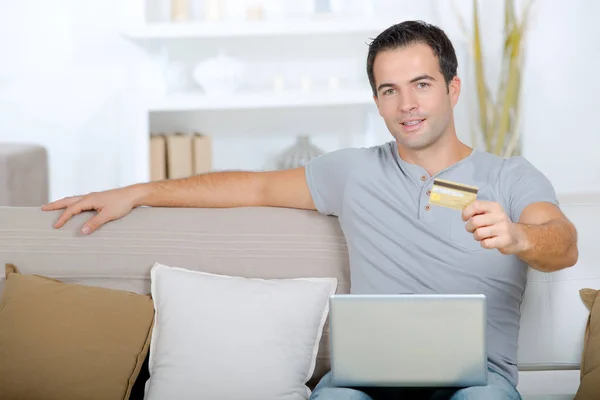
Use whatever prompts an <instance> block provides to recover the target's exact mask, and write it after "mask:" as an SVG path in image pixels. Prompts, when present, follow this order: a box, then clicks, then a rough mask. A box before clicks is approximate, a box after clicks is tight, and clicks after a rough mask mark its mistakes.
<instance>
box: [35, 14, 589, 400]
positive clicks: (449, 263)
mask: <svg viewBox="0 0 600 400" xmlns="http://www.w3.org/2000/svg"><path fill="white" fill-rule="evenodd" d="M456 70H457V60H456V55H455V53H454V49H453V47H452V44H451V42H450V40H449V39H448V38H447V36H446V35H445V34H444V32H443V31H442V30H440V29H439V28H437V27H435V26H432V25H429V24H426V23H423V22H419V21H408V22H403V23H401V24H398V25H395V26H392V27H390V28H389V29H387V30H386V31H384V32H382V33H381V34H380V35H379V36H378V37H377V38H376V39H374V40H373V42H372V43H371V44H370V46H369V54H368V59H367V73H368V77H369V81H370V84H371V87H372V89H373V97H374V100H375V103H376V104H377V107H378V109H379V113H380V115H381V116H382V118H383V119H384V121H385V123H386V126H387V127H388V129H389V131H390V132H391V134H392V136H393V137H394V139H395V140H394V141H392V142H390V143H386V144H383V145H380V146H375V147H371V148H360V149H359V148H351V149H343V150H338V151H335V152H331V153H329V154H326V155H324V156H321V157H318V158H316V159H314V160H312V161H311V162H310V163H309V164H307V165H306V167H305V168H297V169H291V170H286V171H276V172H219V173H210V174H204V175H200V176H194V177H191V178H187V179H178V180H171V181H163V182H156V183H146V184H138V185H132V186H129V187H125V188H120V189H114V190H110V191H106V192H100V193H92V194H88V195H85V196H75V197H71V198H65V199H62V200H59V201H56V202H54V203H51V204H49V205H46V206H44V207H43V209H44V210H56V209H62V208H65V211H64V212H63V214H62V215H61V217H60V218H59V219H58V221H57V223H56V227H57V228H59V227H61V226H63V225H64V224H65V223H66V222H67V220H69V218H71V217H72V216H73V215H75V214H78V213H80V212H82V211H84V210H92V209H93V210H96V211H98V213H97V214H96V215H95V216H94V217H92V218H91V219H90V220H89V221H87V222H86V223H85V224H84V227H83V228H82V231H83V233H90V232H93V231H94V230H96V229H98V228H99V227H100V226H101V225H102V224H104V223H107V222H108V221H111V220H115V219H118V218H121V217H123V216H125V215H126V214H128V213H129V212H130V211H131V210H132V209H133V208H135V207H137V206H141V205H147V206H172V207H242V206H272V207H289V208H299V209H309V210H317V211H319V212H320V213H323V214H328V215H335V216H337V217H338V218H339V222H340V224H341V227H342V229H343V231H344V234H345V236H346V241H347V244H348V250H349V256H350V264H351V276H352V292H354V293H406V292H409V293H483V294H485V295H486V297H487V300H488V348H489V356H488V360H489V362H488V366H489V371H490V373H489V382H488V385H487V386H479V387H469V388H462V389H460V390H450V391H449V390H442V389H439V390H437V389H435V388H432V389H430V390H419V391H417V392H418V393H419V394H421V395H423V396H426V398H430V397H431V398H436V399H438V398H451V399H452V400H457V399H465V398H469V399H486V400H493V399H519V398H520V395H519V393H518V391H517V390H516V385H517V378H518V372H517V366H516V361H517V359H516V357H517V341H518V340H517V338H518V330H519V317H520V304H521V300H522V295H523V291H524V289H525V283H526V275H527V265H530V266H531V267H532V268H535V269H537V270H540V271H545V272H551V271H557V270H560V269H562V268H566V267H569V266H572V265H574V264H575V263H576V261H577V258H578V250H577V233H576V230H575V228H574V226H573V225H572V224H571V223H570V222H569V221H568V220H567V218H566V217H565V216H564V215H563V213H562V212H561V210H560V209H559V207H558V206H557V205H558V202H557V199H556V195H555V192H554V189H553V187H552V185H551V184H550V182H549V181H548V179H546V177H545V176H544V175H543V174H541V173H540V172H539V171H538V170H537V169H535V168H534V167H533V166H532V165H531V164H530V163H528V162H527V161H526V160H525V159H523V158H521V157H513V158H509V159H502V158H500V157H496V156H494V155H492V154H489V153H485V152H482V151H478V150H475V149H472V148H470V147H468V146H467V145H465V144H463V143H462V142H461V141H460V140H459V139H458V137H457V135H456V130H455V127H454V118H453V108H454V106H455V105H456V103H457V102H458V98H459V94H460V89H461V81H460V79H459V78H458V77H457V76H456ZM435 178H440V179H446V180H450V181H454V182H458V183H462V184H465V185H471V186H476V187H478V188H479V192H478V195H477V196H478V197H477V200H476V201H474V202H472V203H471V204H469V205H468V206H467V207H466V208H464V210H463V211H462V212H460V211H458V210H454V209H450V208H444V207H438V206H432V205H430V204H429V197H430V194H431V187H432V183H433V180H434V179H435ZM542 334H544V333H542ZM401 392H402V390H401V389H389V391H388V392H386V391H385V390H383V389H377V390H368V389H365V390H364V391H363V390H355V389H350V388H339V387H334V386H333V385H332V384H331V382H330V376H329V374H328V375H326V376H325V377H324V378H323V380H322V381H321V382H320V383H319V385H318V386H317V387H316V388H315V390H314V392H313V395H312V399H314V400H330V399H346V400H349V399H361V400H367V399H369V400H370V399H375V400H377V399H379V398H388V397H386V396H391V397H390V398H397V396H399V395H400V393H401ZM411 393H412V391H411ZM415 393H416V392H415Z"/></svg>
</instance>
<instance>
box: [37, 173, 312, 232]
mask: <svg viewBox="0 0 600 400" xmlns="http://www.w3.org/2000/svg"><path fill="white" fill-rule="evenodd" d="M139 206H155V207H202V208H231V207H251V206H256V207H259V206H265V207H266V206H268V207H286V208H299V209H309V210H314V209H315V208H316V207H315V204H314V202H313V199H312V197H311V194H310V190H309V188H308V184H307V181H306V177H305V170H304V168H303V167H301V168H296V169H290V170H284V171H268V172H237V171H231V172H229V171H226V172H214V173H208V174H202V175H196V176H192V177H189V178H182V179H173V180H166V181H158V182H150V183H143V184H136V185H131V186H127V187H124V188H119V189H112V190H107V191H103V192H95V193H90V194H87V195H82V196H73V197H67V198H64V199H61V200H57V201H55V202H52V203H49V204H46V205H44V206H43V207H42V209H43V210H46V211H48V210H59V209H65V211H64V212H63V213H62V215H61V216H60V218H59V219H58V221H57V222H56V224H55V227H56V228H60V227H62V226H63V225H64V224H65V223H66V222H67V221H68V220H69V219H70V218H71V217H72V216H74V215H76V214H79V213H81V212H82V211H87V210H96V211H98V214H97V215H95V216H94V217H92V218H90V220H88V221H87V222H86V223H85V224H84V226H83V227H82V232H83V233H91V232H93V231H95V230H96V229H98V228H99V227H100V226H102V225H103V224H105V223H107V222H109V221H113V220H116V219H119V218H122V217H124V216H125V215H127V214H128V213H129V212H130V211H131V210H132V209H133V208H136V207H139Z"/></svg>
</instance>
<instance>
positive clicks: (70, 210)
mask: <svg viewBox="0 0 600 400" xmlns="http://www.w3.org/2000/svg"><path fill="white" fill-rule="evenodd" d="M93 209H94V207H93V206H92V205H91V204H86V203H84V202H83V201H79V202H77V203H75V204H71V205H70V206H68V207H67V209H66V210H65V211H64V212H63V213H62V215H61V216H60V218H58V220H57V221H56V223H55V224H54V227H55V228H60V227H62V226H63V225H64V224H65V223H66V222H67V221H68V220H70V219H71V217H73V215H77V214H79V213H80V212H82V211H85V210H93Z"/></svg>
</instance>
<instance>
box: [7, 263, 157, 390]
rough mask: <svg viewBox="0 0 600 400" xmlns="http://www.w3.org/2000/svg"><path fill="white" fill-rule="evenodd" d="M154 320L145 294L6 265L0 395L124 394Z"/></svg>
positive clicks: (143, 353) (139, 363) (145, 348)
mask: <svg viewBox="0 0 600 400" xmlns="http://www.w3.org/2000/svg"><path fill="white" fill-rule="evenodd" d="M153 322H154V304H153V302H152V299H151V297H150V296H149V295H140V294H136V293H131V292H126V291H121V290H113V289H106V288H100V287H93V286H85V285H78V284H66V283H63V282H60V281H58V280H54V279H49V278H45V277H42V276H37V275H22V274H21V273H20V272H19V271H18V269H17V268H16V267H15V266H14V265H11V264H7V265H6V284H5V288H4V292H3V294H2V298H1V299H0V399H29V400H38V399H40V400H41V399H43V400H54V399H57V400H58V399H60V400H75V399H77V400H81V399H87V400H96V399H97V400H100V399H102V400H126V399H128V398H129V394H130V392H131V387H132V386H133V384H134V382H135V380H136V378H137V376H138V374H139V371H140V368H141V366H142V363H143V362H144V359H145V357H146V355H147V353H148V348H149V344H150V336H151V332H152V325H153Z"/></svg>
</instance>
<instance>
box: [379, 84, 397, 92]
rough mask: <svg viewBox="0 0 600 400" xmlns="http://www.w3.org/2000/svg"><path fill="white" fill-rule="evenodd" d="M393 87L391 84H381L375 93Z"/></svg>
mask: <svg viewBox="0 0 600 400" xmlns="http://www.w3.org/2000/svg"><path fill="white" fill-rule="evenodd" d="M394 86H395V85H394V84H393V83H382V84H381V85H379V86H378V87H377V91H378V92H379V91H380V90H381V89H384V88H388V87H391V88H393V87H394Z"/></svg>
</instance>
